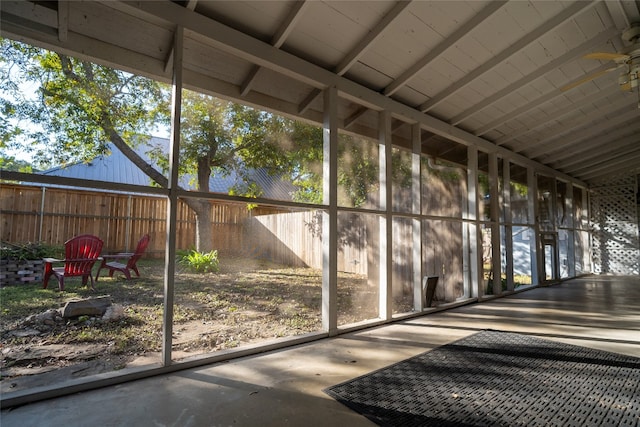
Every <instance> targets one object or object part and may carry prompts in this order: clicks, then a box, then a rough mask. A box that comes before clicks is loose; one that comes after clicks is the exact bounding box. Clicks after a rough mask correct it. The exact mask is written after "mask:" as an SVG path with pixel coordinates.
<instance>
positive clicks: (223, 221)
mask: <svg viewBox="0 0 640 427" xmlns="http://www.w3.org/2000/svg"><path fill="white" fill-rule="evenodd" d="M211 209H212V218H213V221H214V230H213V231H214V232H213V236H212V238H213V240H214V247H215V248H216V249H218V250H219V251H221V252H229V253H237V252H239V251H241V250H242V246H243V244H242V241H243V225H244V222H245V220H246V219H248V218H250V217H251V216H252V215H256V214H260V213H261V212H262V211H265V212H273V211H274V210H273V209H263V208H256V209H254V210H253V211H249V210H248V209H247V207H246V205H242V204H228V203H219V202H212V206H211ZM0 214H1V216H2V218H1V222H0V227H1V229H0V236H1V240H2V241H3V242H9V243H25V242H43V243H47V244H51V245H61V244H63V243H64V242H65V241H67V240H68V239H70V238H71V237H73V236H75V235H78V234H84V233H87V234H93V235H96V236H99V237H100V238H101V239H103V240H104V247H103V251H104V252H115V251H131V250H133V249H134V248H135V246H136V244H137V242H138V240H139V239H140V237H141V236H142V235H144V234H146V233H148V234H149V235H150V236H151V243H150V244H149V247H148V249H147V254H148V256H152V257H153V256H156V257H162V256H164V252H165V243H166V217H167V201H166V199H165V198H163V197H152V196H140V195H135V194H119V193H110V192H99V191H86V190H77V189H67V188H53V187H37V186H25V185H19V184H4V183H3V184H2V186H0ZM176 242H177V247H178V248H179V249H186V248H189V247H192V246H193V245H194V242H195V216H194V214H193V212H192V211H191V210H190V209H189V208H188V207H187V205H186V204H185V203H183V202H179V204H178V216H177V224H176Z"/></svg>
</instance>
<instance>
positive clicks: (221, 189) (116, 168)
mask: <svg viewBox="0 0 640 427" xmlns="http://www.w3.org/2000/svg"><path fill="white" fill-rule="evenodd" d="M168 146H169V140H167V139H166V138H158V137H152V138H151V139H150V140H149V141H148V142H147V143H146V144H145V145H144V146H142V145H141V146H139V147H137V149H136V151H137V152H138V154H139V155H140V156H141V157H142V158H143V159H144V160H145V161H146V162H148V163H149V164H151V165H152V166H154V167H155V168H156V169H157V170H160V168H158V167H157V164H156V163H155V162H154V161H153V160H152V159H151V158H150V157H149V156H148V154H147V152H148V151H150V149H151V148H153V147H160V148H161V149H163V150H164V151H166V152H167V153H168V150H167V147H168ZM109 150H110V154H107V155H100V156H98V157H96V158H94V159H93V160H91V161H90V162H88V163H84V162H80V163H74V164H71V165H67V166H59V167H55V168H52V169H48V170H45V171H43V172H41V173H42V174H43V175H50V176H60V177H66V178H76V179H82V180H95V181H105V182H116V183H124V184H135V185H150V183H151V179H150V178H149V177H148V176H147V175H145V174H144V172H142V170H140V169H139V168H138V167H137V166H136V165H135V164H134V163H133V162H132V161H131V160H129V159H128V158H127V157H126V156H125V155H124V154H123V153H122V152H121V151H120V150H118V148H117V147H116V146H115V145H113V144H109ZM167 155H168V154H167ZM248 176H249V177H250V179H251V180H253V181H254V182H256V183H257V184H258V185H259V186H260V188H262V190H263V195H262V197H265V198H268V199H274V200H291V198H292V195H293V193H294V192H295V191H296V187H295V186H294V185H293V184H291V183H290V182H288V181H286V180H282V179H279V178H278V177H275V176H272V175H269V174H268V173H267V171H266V170H264V169H251V170H249V171H248ZM194 178H195V176H194V175H184V176H182V177H181V178H180V186H181V187H182V188H184V189H188V190H195V189H196V187H195V185H193V184H191V183H190V182H191V181H195V180H194ZM242 183H243V179H242V177H240V176H239V175H238V174H237V173H235V172H231V173H230V174H222V173H213V174H212V175H211V178H210V180H209V189H210V191H211V192H212V193H223V194H228V193H229V190H230V189H231V188H232V187H233V186H234V185H236V184H242Z"/></svg>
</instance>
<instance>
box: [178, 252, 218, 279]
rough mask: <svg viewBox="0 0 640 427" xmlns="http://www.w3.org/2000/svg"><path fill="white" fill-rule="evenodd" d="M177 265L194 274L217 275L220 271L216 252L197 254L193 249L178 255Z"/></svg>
mask: <svg viewBox="0 0 640 427" xmlns="http://www.w3.org/2000/svg"><path fill="white" fill-rule="evenodd" d="M178 263H179V264H180V265H182V266H183V267H186V268H188V269H190V270H191V271H194V272H196V273H217V272H218V271H220V261H219V259H218V251H216V250H213V251H211V252H199V251H197V250H195V249H191V250H189V251H181V252H179V253H178Z"/></svg>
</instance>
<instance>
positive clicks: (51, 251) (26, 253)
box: [0, 242, 64, 261]
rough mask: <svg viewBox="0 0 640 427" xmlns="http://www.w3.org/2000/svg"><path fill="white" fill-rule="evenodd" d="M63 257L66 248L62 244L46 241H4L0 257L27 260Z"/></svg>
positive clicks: (0, 249)
mask: <svg viewBox="0 0 640 427" xmlns="http://www.w3.org/2000/svg"><path fill="white" fill-rule="evenodd" d="M63 257H64V248H63V247H62V246H51V245H47V244H45V243H37V242H36V243H32V242H28V243H23V244H10V243H3V244H2V246H0V259H16V260H20V261H25V260H33V259H41V258H63Z"/></svg>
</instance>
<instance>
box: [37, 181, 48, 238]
mask: <svg viewBox="0 0 640 427" xmlns="http://www.w3.org/2000/svg"><path fill="white" fill-rule="evenodd" d="M46 192H47V188H46V187H44V186H43V187H42V196H41V197H40V226H39V227H38V242H42V227H43V223H44V199H45V194H46Z"/></svg>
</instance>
